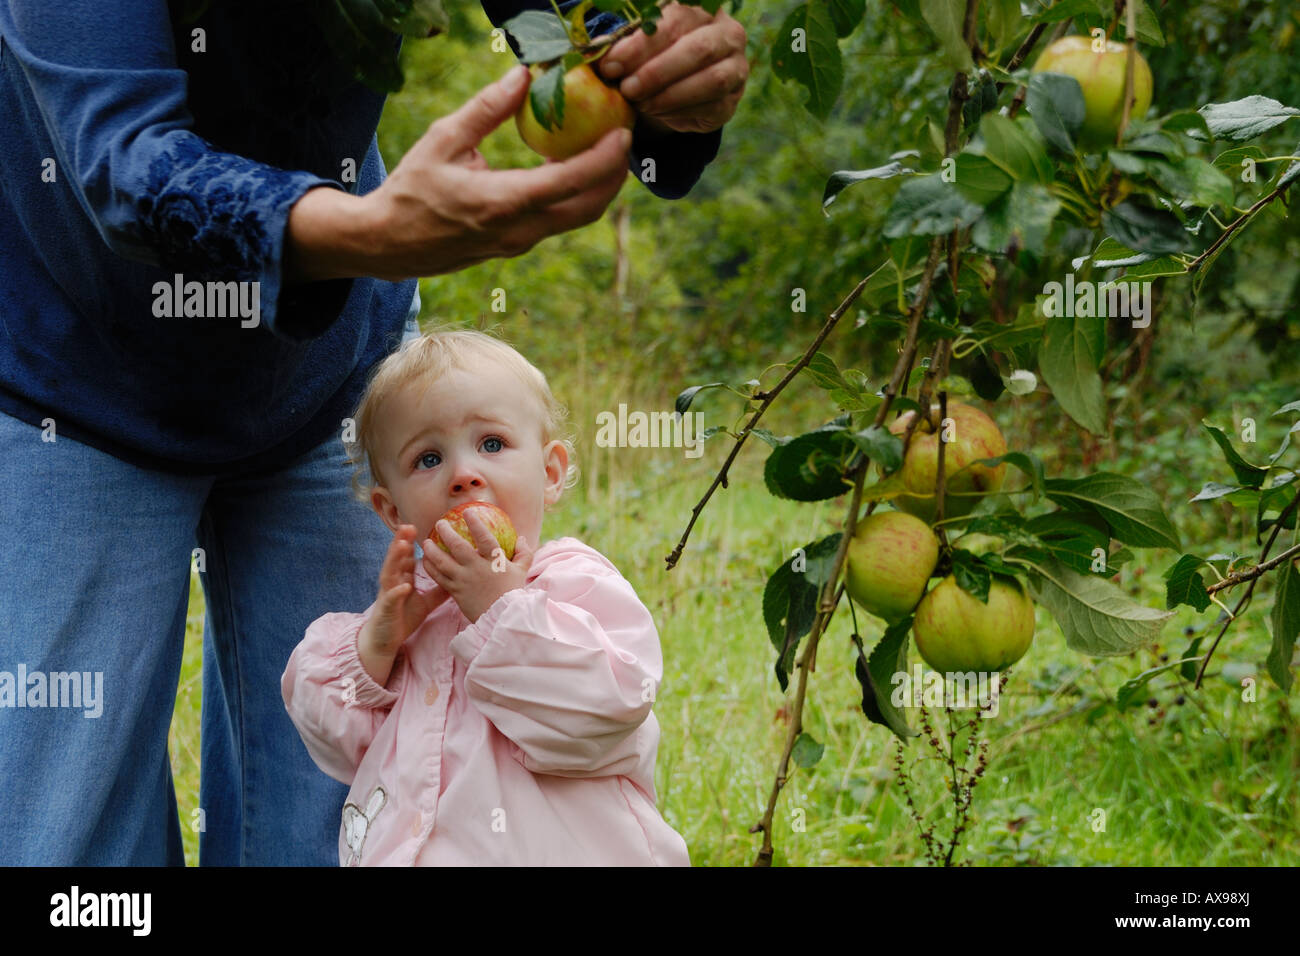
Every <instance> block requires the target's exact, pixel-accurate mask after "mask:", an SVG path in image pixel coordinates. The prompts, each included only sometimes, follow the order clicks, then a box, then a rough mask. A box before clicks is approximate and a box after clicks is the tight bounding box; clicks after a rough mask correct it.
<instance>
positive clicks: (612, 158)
mask: <svg viewBox="0 0 1300 956" xmlns="http://www.w3.org/2000/svg"><path fill="white" fill-rule="evenodd" d="M631 146H632V133H631V132H630V131H629V130H626V129H623V128H621V127H620V128H619V129H616V130H613V131H611V132H609V133H606V134H605V135H604V136H603V137H602V138H601V139H600V141H599V142H597V143H596V145H595V146H592V147H591V148H590V149H585V150H583V151H582V152H581V153H578V154H577V155H576V156H571V157H570V158H568V159H566V160H563V161H562V162H558V163H553V162H548V163H545V164H543V165H541V166H535V167H533V168H532V169H503V170H489V171H488V172H486V173H483V174H482V175H483V176H484V177H488V178H485V179H484V180H483V185H482V190H483V193H484V194H485V195H489V196H492V197H494V199H495V200H496V205H497V207H498V209H499V210H500V211H502V212H504V215H502V216H501V218H502V219H503V220H514V219H517V218H518V217H520V216H523V215H527V214H528V213H530V212H537V211H540V210H544V209H547V208H549V207H551V206H553V205H555V204H556V203H559V202H565V201H566V200H570V199H575V198H577V197H580V196H582V195H583V194H584V193H588V192H590V191H591V190H592V184H593V183H607V182H608V181H609V179H610V177H612V176H615V175H617V174H619V173H622V174H626V172H627V153H628V150H629V149H630V148H631Z"/></svg>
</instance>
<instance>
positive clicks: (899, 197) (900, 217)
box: [883, 175, 984, 239]
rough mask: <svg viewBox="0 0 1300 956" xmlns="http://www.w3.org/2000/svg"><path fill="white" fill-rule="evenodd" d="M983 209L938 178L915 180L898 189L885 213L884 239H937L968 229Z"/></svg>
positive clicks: (951, 185) (933, 176) (931, 176)
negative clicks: (922, 237) (914, 237)
mask: <svg viewBox="0 0 1300 956" xmlns="http://www.w3.org/2000/svg"><path fill="white" fill-rule="evenodd" d="M983 212H984V210H983V208H982V207H981V206H979V205H977V204H975V203H973V202H971V201H970V200H968V199H966V198H965V197H963V196H962V195H961V193H959V192H958V191H957V189H956V187H955V186H954V185H953V184H952V183H945V182H944V181H943V180H942V179H941V178H940V177H939V176H936V175H929V176H918V177H917V178H915V179H909V180H908V181H907V182H905V183H903V185H902V186H900V187H899V188H898V192H897V193H895V195H894V201H893V202H892V203H891V204H890V206H889V210H888V211H887V212H886V213H885V225H884V230H883V231H884V234H885V236H886V238H889V239H897V238H898V237H900V236H907V235H911V236H939V235H945V234H946V233H949V232H952V231H953V230H954V229H958V228H961V227H964V226H969V225H970V224H971V223H973V222H974V221H975V220H976V219H978V218H979V217H980V215H981V214H982V213H983Z"/></svg>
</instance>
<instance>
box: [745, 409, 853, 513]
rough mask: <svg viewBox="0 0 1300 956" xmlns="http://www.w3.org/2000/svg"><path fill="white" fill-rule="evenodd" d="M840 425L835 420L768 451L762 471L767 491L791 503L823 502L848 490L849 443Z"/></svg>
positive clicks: (840, 422)
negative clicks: (846, 467)
mask: <svg viewBox="0 0 1300 956" xmlns="http://www.w3.org/2000/svg"><path fill="white" fill-rule="evenodd" d="M842 422H843V420H841V419H837V420H836V422H832V423H830V424H828V425H824V426H823V427H821V428H819V429H817V430H816V431H812V432H808V433H807V434H804V435H800V436H798V437H797V438H792V439H791V440H790V441H788V442H786V443H785V444H784V445H781V446H780V447H778V448H774V449H772V453H771V454H770V455H768V458H767V464H766V465H765V466H764V468H763V480H764V482H765V483H766V484H767V490H768V491H769V492H771V493H772V494H773V495H775V496H776V497H778V498H789V499H792V500H794V501H824V500H825V499H827V498H838V497H839V496H840V495H842V494H844V492H846V491H848V490H849V486H848V483H847V482H846V481H845V480H844V462H845V457H846V453H847V451H848V449H849V448H850V447H852V443H851V441H850V440H849V438H848V434H847V432H846V430H845V428H844V424H843V423H842Z"/></svg>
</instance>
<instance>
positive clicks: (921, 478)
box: [889, 402, 1007, 524]
mask: <svg viewBox="0 0 1300 956" xmlns="http://www.w3.org/2000/svg"><path fill="white" fill-rule="evenodd" d="M915 415H916V413H915V412H905V413H904V414H902V415H900V416H898V418H896V419H895V420H894V421H893V423H892V424H890V426H889V430H890V432H892V433H893V434H895V435H898V436H900V437H901V436H902V435H903V433H904V432H905V431H906V430H907V426H908V424H909V423H910V422H911V420H912V418H913V417H915ZM948 418H949V419H951V424H950V425H949V427H948V428H946V429H945V428H943V427H942V424H943V423H942V422H941V421H940V420H939V406H938V405H932V406H931V407H930V417H929V418H928V419H925V420H922V421H921V423H920V424H919V425H917V426H916V431H915V432H913V433H912V441H911V442H910V443H909V444H908V446H907V455H906V457H905V458H904V459H903V468H902V481H903V486H904V488H905V489H906V491H907V492H908V493H907V494H902V495H899V496H898V497H897V498H895V499H894V506H895V507H897V508H898V509H899V510H900V511H906V512H907V513H908V514H913V515H916V517H918V518H920V519H921V520H922V521H924V522H926V523H927V524H929V523H930V522H931V521H933V520H934V513H935V504H936V498H935V483H936V480H937V478H938V475H939V440H940V438H945V439H947V440H946V441H945V442H944V453H943V472H944V498H943V513H944V516H945V517H948V518H961V517H964V516H966V515H968V514H970V512H971V509H973V508H974V507H975V505H977V504H978V503H979V501H980V499H981V498H982V497H983V496H984V495H986V494H988V493H989V492H993V491H997V490H998V489H999V488H1001V487H1002V479H1003V477H1004V476H1005V475H1006V470H1007V466H1006V464H1005V463H1003V464H999V465H997V466H996V467H993V468H990V467H989V466H988V465H971V463H972V462H976V461H979V460H980V459H983V458H1000V457H1001V456H1003V455H1005V454H1006V453H1007V443H1006V440H1005V439H1004V438H1003V437H1002V432H1001V430H999V428H998V426H997V424H996V423H995V422H994V421H993V419H991V418H989V417H988V416H987V415H985V414H984V413H983V412H982V411H980V410H979V409H978V408H975V407H974V406H972V405H964V404H962V403H961V402H951V403H949V405H948ZM967 466H971V467H967Z"/></svg>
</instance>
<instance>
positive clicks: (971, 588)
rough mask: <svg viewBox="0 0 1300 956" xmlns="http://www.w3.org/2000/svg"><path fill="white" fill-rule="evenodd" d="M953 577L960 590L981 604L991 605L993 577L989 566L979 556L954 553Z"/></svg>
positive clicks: (961, 552) (957, 551)
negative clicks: (990, 586)
mask: <svg viewBox="0 0 1300 956" xmlns="http://www.w3.org/2000/svg"><path fill="white" fill-rule="evenodd" d="M952 575H953V577H954V578H956V579H957V586H958V587H959V588H961V589H962V590H963V591H965V592H966V593H967V594H969V595H970V596H971V597H973V598H975V599H976V600H977V601H979V602H980V603H981V604H988V603H989V585H990V584H991V583H992V581H993V575H992V574H990V573H989V568H988V565H986V564H985V563H984V562H983V561H981V560H980V559H979V558H978V557H977V556H975V555H974V554H971V552H969V551H962V550H956V551H953V552H952Z"/></svg>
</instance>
